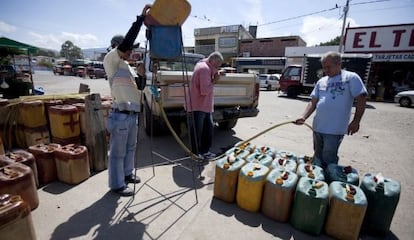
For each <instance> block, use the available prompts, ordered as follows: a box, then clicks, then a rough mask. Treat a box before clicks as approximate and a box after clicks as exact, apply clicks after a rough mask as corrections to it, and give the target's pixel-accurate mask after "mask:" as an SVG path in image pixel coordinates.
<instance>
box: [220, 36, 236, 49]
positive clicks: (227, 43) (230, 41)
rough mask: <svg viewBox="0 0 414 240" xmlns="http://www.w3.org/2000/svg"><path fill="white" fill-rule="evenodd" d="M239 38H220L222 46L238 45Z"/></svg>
mask: <svg viewBox="0 0 414 240" xmlns="http://www.w3.org/2000/svg"><path fill="white" fill-rule="evenodd" d="M236 43H237V40H236V38H235V37H222V38H220V39H219V47H220V48H231V47H236V46H237V45H236Z"/></svg>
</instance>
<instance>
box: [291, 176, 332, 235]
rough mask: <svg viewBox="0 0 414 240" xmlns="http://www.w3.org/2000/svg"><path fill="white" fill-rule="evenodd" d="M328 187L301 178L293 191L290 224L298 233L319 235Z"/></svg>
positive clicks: (316, 181) (326, 201) (325, 207)
mask: <svg viewBox="0 0 414 240" xmlns="http://www.w3.org/2000/svg"><path fill="white" fill-rule="evenodd" d="M328 197H329V187H328V184H327V183H326V182H323V181H319V180H315V179H312V178H308V177H301V178H300V179H299V182H298V185H297V187H296V191H295V197H294V200H293V207H292V215H291V217H290V223H291V224H292V226H293V227H294V228H296V229H298V230H300V231H303V232H306V233H309V234H313V235H319V234H320V233H321V231H322V229H323V225H324V223H325V218H326V213H327V210H328V201H329V198H328Z"/></svg>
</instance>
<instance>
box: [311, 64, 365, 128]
mask: <svg viewBox="0 0 414 240" xmlns="http://www.w3.org/2000/svg"><path fill="white" fill-rule="evenodd" d="M361 94H367V89H366V88H365V86H364V84H363V82H362V80H361V78H360V77H359V76H358V74H356V73H354V72H350V71H346V70H342V71H341V73H340V74H338V75H336V76H333V77H328V76H325V77H323V78H321V79H319V81H318V82H317V83H316V85H315V88H314V89H313V91H312V93H311V97H312V98H317V99H318V102H317V104H316V113H315V116H314V119H313V129H314V130H315V131H316V132H319V133H325V134H335V135H344V134H346V133H347V131H348V125H349V121H350V118H351V109H352V105H353V103H354V99H355V98H356V97H357V96H359V95H361Z"/></svg>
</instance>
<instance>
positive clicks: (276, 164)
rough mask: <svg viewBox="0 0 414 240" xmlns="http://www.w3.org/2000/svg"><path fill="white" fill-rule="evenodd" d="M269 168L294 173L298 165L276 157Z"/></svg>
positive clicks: (289, 160)
mask: <svg viewBox="0 0 414 240" xmlns="http://www.w3.org/2000/svg"><path fill="white" fill-rule="evenodd" d="M270 167H271V168H272V169H276V168H280V167H281V168H283V169H285V170H286V171H289V172H294V173H295V172H296V168H297V167H298V164H297V163H296V161H295V160H293V159H286V158H281V157H278V156H277V155H276V158H275V160H273V162H272V164H271V165H270Z"/></svg>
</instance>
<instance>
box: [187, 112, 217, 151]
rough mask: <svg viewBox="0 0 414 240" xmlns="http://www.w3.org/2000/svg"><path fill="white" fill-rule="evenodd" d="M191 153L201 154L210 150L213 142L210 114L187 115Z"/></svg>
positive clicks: (195, 113) (193, 113)
mask: <svg viewBox="0 0 414 240" xmlns="http://www.w3.org/2000/svg"><path fill="white" fill-rule="evenodd" d="M187 121H188V127H189V132H190V142H191V151H192V152H193V153H194V154H203V153H206V152H208V151H209V150H210V147H211V145H212V142H213V131H214V125H213V116H212V114H211V113H207V112H200V111H194V112H190V113H188V119H187Z"/></svg>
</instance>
